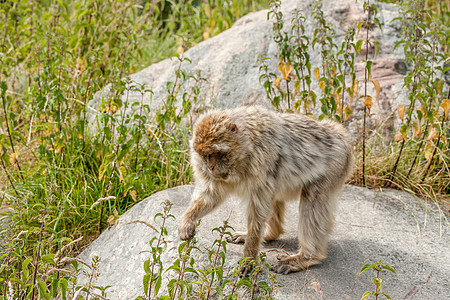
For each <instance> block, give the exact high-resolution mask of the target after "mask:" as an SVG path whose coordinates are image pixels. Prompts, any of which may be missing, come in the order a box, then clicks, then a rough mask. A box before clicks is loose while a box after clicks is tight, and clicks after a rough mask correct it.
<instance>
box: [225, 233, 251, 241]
mask: <svg viewBox="0 0 450 300" xmlns="http://www.w3.org/2000/svg"><path fill="white" fill-rule="evenodd" d="M246 238H247V232H241V231H236V232H234V233H233V234H232V235H231V236H229V237H227V242H229V243H234V244H239V243H245V239H246Z"/></svg>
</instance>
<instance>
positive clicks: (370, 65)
mask: <svg viewBox="0 0 450 300" xmlns="http://www.w3.org/2000/svg"><path fill="white" fill-rule="evenodd" d="M372 64H373V63H372V61H370V60H368V61H367V62H366V69H367V73H368V74H367V77H368V78H370V73H371V72H372Z"/></svg>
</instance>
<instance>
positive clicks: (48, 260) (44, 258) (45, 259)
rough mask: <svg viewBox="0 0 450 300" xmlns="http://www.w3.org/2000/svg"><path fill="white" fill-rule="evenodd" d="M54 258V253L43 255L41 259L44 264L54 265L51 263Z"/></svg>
mask: <svg viewBox="0 0 450 300" xmlns="http://www.w3.org/2000/svg"><path fill="white" fill-rule="evenodd" d="M54 257H55V254H54V253H50V254H46V255H43V256H42V258H41V259H42V261H43V262H45V263H51V264H55V262H54V261H53V258H54Z"/></svg>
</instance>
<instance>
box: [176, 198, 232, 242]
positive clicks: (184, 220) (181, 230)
mask: <svg viewBox="0 0 450 300" xmlns="http://www.w3.org/2000/svg"><path fill="white" fill-rule="evenodd" d="M194 197H195V195H194ZM223 199H224V197H223V195H222V193H219V192H218V191H213V190H205V191H202V192H200V194H199V196H198V197H196V199H195V200H194V201H192V202H191V204H190V205H189V207H188V209H187V210H186V212H185V213H184V214H183V216H182V217H181V222H180V226H179V227H178V236H179V237H180V239H181V240H189V239H192V238H193V237H194V232H195V226H196V224H197V221H198V220H199V219H200V218H201V217H203V216H205V215H207V214H208V213H209V212H211V211H212V210H213V209H214V208H216V207H217V206H218V205H219V204H221V203H222V202H223Z"/></svg>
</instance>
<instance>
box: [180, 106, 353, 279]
mask: <svg viewBox="0 0 450 300" xmlns="http://www.w3.org/2000/svg"><path fill="white" fill-rule="evenodd" d="M190 151H191V163H192V167H193V171H194V179H195V184H196V188H195V192H194V195H193V199H192V202H191V204H190V206H189V208H188V209H187V210H186V212H185V213H184V215H183V217H182V219H181V223H180V226H179V228H178V234H179V237H180V239H182V240H187V239H191V238H192V237H193V236H194V231H195V226H196V223H197V221H198V219H200V218H202V217H203V216H205V215H206V214H208V213H209V212H211V211H212V210H213V209H214V208H216V207H217V206H218V205H219V204H221V203H222V202H224V201H225V200H226V199H227V197H228V196H229V195H236V196H238V197H240V198H241V199H242V200H243V201H244V203H245V204H246V205H247V232H246V233H244V232H235V233H234V234H233V235H232V238H231V241H232V242H235V243H239V242H244V256H245V257H251V258H256V257H257V256H258V253H259V249H260V244H261V242H262V241H266V242H267V241H271V240H275V239H277V238H278V237H279V236H280V235H281V234H282V233H284V230H283V221H284V213H285V203H286V201H291V200H300V204H299V223H298V242H299V250H298V253H297V254H295V255H282V256H279V257H278V261H277V263H276V264H275V265H274V266H273V267H272V269H273V271H275V272H277V273H284V274H287V273H290V272H297V271H301V270H304V269H306V268H308V267H310V266H313V265H316V264H319V263H320V262H321V261H322V260H323V259H324V258H325V257H326V255H327V247H328V239H329V235H330V233H331V231H332V228H333V222H334V212H335V210H336V199H337V197H338V195H339V193H340V191H341V190H342V188H343V186H344V182H345V180H346V179H347V178H348V176H349V175H350V173H351V171H352V164H353V155H352V146H351V142H350V138H349V134H348V132H347V130H346V129H345V128H344V127H343V126H342V125H341V124H339V123H336V122H334V121H331V120H325V121H317V120H314V119H313V118H311V117H308V116H304V115H300V114H296V113H278V112H275V111H271V110H268V109H266V108H264V107H261V106H244V107H240V108H236V109H229V110H213V111H210V112H208V113H205V114H204V115H202V116H200V117H199V119H198V120H197V122H196V123H195V125H194V131H193V137H192V139H191V142H190Z"/></svg>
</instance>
